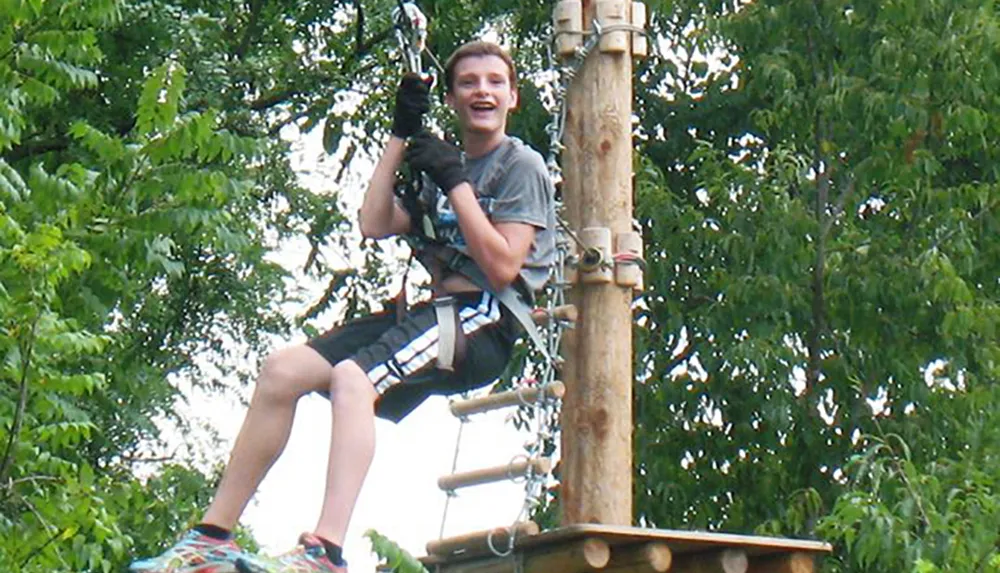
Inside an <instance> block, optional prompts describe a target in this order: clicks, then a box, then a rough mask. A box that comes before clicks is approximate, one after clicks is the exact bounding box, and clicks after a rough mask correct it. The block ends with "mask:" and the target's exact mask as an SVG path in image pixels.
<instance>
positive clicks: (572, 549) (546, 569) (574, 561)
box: [524, 537, 611, 573]
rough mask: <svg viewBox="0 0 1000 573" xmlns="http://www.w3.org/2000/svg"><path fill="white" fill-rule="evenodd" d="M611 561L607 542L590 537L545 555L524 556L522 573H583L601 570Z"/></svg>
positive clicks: (558, 547)
mask: <svg viewBox="0 0 1000 573" xmlns="http://www.w3.org/2000/svg"><path fill="white" fill-rule="evenodd" d="M610 560H611V547H610V546H609V545H608V542H607V541H604V540H603V539H599V538H596V537H590V538H588V539H583V540H580V541H576V542H574V543H570V544H566V545H561V546H557V547H555V548H553V549H552V550H551V551H547V552H545V553H536V554H532V555H526V556H525V558H524V573H555V572H559V573H583V572H585V571H593V570H595V569H603V568H604V566H605V565H607V564H608V561H610Z"/></svg>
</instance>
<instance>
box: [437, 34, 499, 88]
mask: <svg viewBox="0 0 1000 573" xmlns="http://www.w3.org/2000/svg"><path fill="white" fill-rule="evenodd" d="M473 56H496V57H498V58H500V59H501V60H503V62H504V63H505V64H507V77H508V79H509V80H510V85H511V87H512V88H514V89H517V68H516V67H515V66H514V60H513V59H512V58H511V57H510V54H508V53H507V51H506V50H504V49H503V48H501V47H500V46H499V45H497V44H494V43H493V42H484V41H481V40H476V41H473V42H466V43H465V44H462V45H461V46H459V48H458V49H457V50H455V51H454V52H453V53H452V54H451V56H450V57H449V58H448V61H447V62H445V64H444V88H445V91H446V92H447V93H451V92H452V91H453V89H454V87H455V85H454V83H455V66H457V65H458V62H459V61H460V60H462V59H463V58H468V57H473Z"/></svg>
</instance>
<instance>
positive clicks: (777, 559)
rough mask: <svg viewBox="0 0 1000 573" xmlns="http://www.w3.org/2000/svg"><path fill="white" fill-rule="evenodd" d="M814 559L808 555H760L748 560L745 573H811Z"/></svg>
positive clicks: (799, 553) (813, 567)
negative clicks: (748, 563) (748, 565)
mask: <svg viewBox="0 0 1000 573" xmlns="http://www.w3.org/2000/svg"><path fill="white" fill-rule="evenodd" d="M815 568H816V562H815V558H814V557H813V556H812V555H810V554H808V553H801V552H794V553H783V554H781V555H762V556H760V557H754V558H752V559H750V567H749V568H748V569H747V573H813V571H814V570H815Z"/></svg>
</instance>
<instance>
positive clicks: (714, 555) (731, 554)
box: [670, 549, 749, 573]
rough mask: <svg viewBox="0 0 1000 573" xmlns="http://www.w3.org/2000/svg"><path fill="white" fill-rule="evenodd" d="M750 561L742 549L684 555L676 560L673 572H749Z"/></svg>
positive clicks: (672, 568)
mask: <svg viewBox="0 0 1000 573" xmlns="http://www.w3.org/2000/svg"><path fill="white" fill-rule="evenodd" d="M748 566H749V561H748V559H747V554H746V551H743V550H742V549H724V550H722V551H716V552H708V553H696V554H694V555H684V556H683V557H679V558H677V560H676V561H674V564H673V566H672V567H671V569H670V571H671V572H672V573H747V568H748Z"/></svg>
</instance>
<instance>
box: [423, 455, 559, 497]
mask: <svg viewBox="0 0 1000 573" xmlns="http://www.w3.org/2000/svg"><path fill="white" fill-rule="evenodd" d="M529 468H530V469H531V470H532V472H534V473H536V474H547V473H549V471H550V470H551V469H552V460H550V459H549V458H534V459H531V460H523V459H521V460H516V461H513V462H511V463H509V464H505V465H502V466H497V467H494V468H485V469H480V470H472V471H468V472H459V473H455V474H451V475H447V476H442V477H440V478H438V487H439V488H441V489H442V490H443V491H455V490H456V489H461V488H463V487H470V486H474V485H481V484H484V483H492V482H497V481H502V480H505V479H514V478H517V477H523V476H525V475H527V473H528V469H529Z"/></svg>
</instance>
